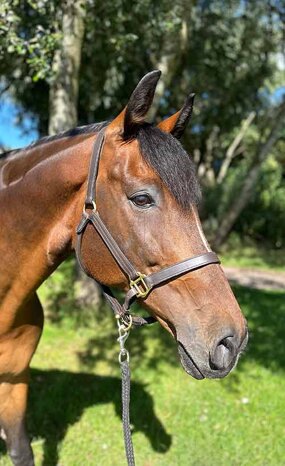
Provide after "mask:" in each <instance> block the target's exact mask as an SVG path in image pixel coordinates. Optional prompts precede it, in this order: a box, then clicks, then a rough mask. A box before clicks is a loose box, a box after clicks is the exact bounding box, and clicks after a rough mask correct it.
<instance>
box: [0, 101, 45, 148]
mask: <svg viewBox="0 0 285 466" xmlns="http://www.w3.org/2000/svg"><path fill="white" fill-rule="evenodd" d="M35 139H38V132H37V131H36V130H35V129H34V128H33V122H32V120H31V118H30V117H29V116H27V117H26V118H24V121H23V122H21V124H20V125H19V124H17V106H16V105H15V104H14V103H13V102H12V101H11V100H10V99H8V98H5V99H2V100H1V103H0V145H2V146H4V147H5V148H7V149H17V148H20V147H24V146H27V145H28V144H30V143H31V142H32V141H34V140H35Z"/></svg>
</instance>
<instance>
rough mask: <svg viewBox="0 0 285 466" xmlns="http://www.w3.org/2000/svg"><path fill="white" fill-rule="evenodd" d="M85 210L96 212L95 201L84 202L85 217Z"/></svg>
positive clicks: (84, 211)
mask: <svg viewBox="0 0 285 466" xmlns="http://www.w3.org/2000/svg"><path fill="white" fill-rule="evenodd" d="M90 206H92V207H90ZM87 209H89V210H92V212H96V210H97V206H96V202H95V201H91V202H85V204H84V207H83V213H84V214H85V215H87V212H86V210H87Z"/></svg>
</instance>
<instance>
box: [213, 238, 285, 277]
mask: <svg viewBox="0 0 285 466" xmlns="http://www.w3.org/2000/svg"><path fill="white" fill-rule="evenodd" d="M219 256H220V258H221V259H222V263H223V265H228V266H231V267H248V268H254V269H265V270H277V271H278V270H280V271H283V272H285V250H284V249H270V248H266V247H264V246H261V245H254V244H250V245H249V244H240V243H239V244H234V245H231V243H229V244H227V245H226V246H225V247H224V248H223V250H222V251H221V253H220V254H219Z"/></svg>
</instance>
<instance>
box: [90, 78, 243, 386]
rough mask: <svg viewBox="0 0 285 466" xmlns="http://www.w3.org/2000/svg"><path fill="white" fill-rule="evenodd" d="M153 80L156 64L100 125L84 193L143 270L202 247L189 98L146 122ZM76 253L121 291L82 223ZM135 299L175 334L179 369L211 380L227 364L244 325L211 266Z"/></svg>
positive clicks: (115, 271) (123, 281) (113, 266)
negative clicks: (101, 135) (100, 140)
mask: <svg viewBox="0 0 285 466" xmlns="http://www.w3.org/2000/svg"><path fill="white" fill-rule="evenodd" d="M159 77H160V72H159V71H153V72H151V73H148V74H147V75H146V76H145V77H144V78H143V79H142V80H141V81H140V82H139V84H138V85H137V87H136V89H135V90H134V92H133V94H132V95H131V97H130V99H129V102H128V104H127V106H126V107H125V109H124V110H123V111H122V112H121V113H120V114H119V115H118V116H117V117H116V118H115V119H114V120H113V121H112V122H111V123H109V125H108V126H107V127H106V130H105V140H104V146H103V148H102V151H101V155H100V165H99V170H98V176H97V181H96V193H94V198H95V197H96V206H97V210H98V212H99V214H100V217H101V218H102V220H103V222H104V224H105V225H106V226H107V228H108V230H109V231H110V232H111V234H112V236H113V237H114V238H115V240H116V242H117V244H118V245H119V247H120V249H121V250H122V251H123V252H124V254H125V255H126V256H127V257H128V259H129V260H130V262H131V263H132V264H133V265H134V267H135V268H136V270H139V271H140V272H142V273H144V274H146V275H148V274H152V273H154V272H158V271H160V270H162V269H163V268H165V267H168V266H171V265H172V264H174V263H177V262H180V261H183V260H184V259H186V258H188V257H192V256H196V255H201V254H203V253H208V252H209V251H210V247H209V244H208V243H207V240H206V238H205V236H204V234H203V231H202V227H201V223H200V220H199V215H198V204H199V200H200V186H199V182H198V180H197V177H196V174H195V167H194V163H193V161H192V160H191V157H190V156H189V155H188V154H187V152H186V151H185V150H184V149H183V147H182V145H181V143H180V142H179V138H180V137H181V136H182V134H183V132H184V129H185V127H186V125H187V122H188V120H189V119H190V116H191V113H192V106H193V99H194V95H193V94H191V95H190V96H189V97H188V98H187V99H186V102H185V104H184V105H183V107H182V109H181V110H180V111H179V112H177V113H175V114H174V115H172V116H170V117H169V118H167V119H166V120H164V121H162V122H161V123H160V124H159V125H158V126H154V125H151V124H148V123H146V122H145V117H146V114H147V112H148V110H149V108H150V106H151V103H152V100H153V96H154V92H155V88H156V85H157V82H158V80H159ZM81 258H82V262H83V263H84V267H85V269H86V270H87V272H88V274H89V275H90V276H92V277H93V278H95V279H96V280H97V281H98V282H100V283H101V284H104V285H105V286H111V287H117V288H119V289H122V290H127V289H128V280H127V278H126V275H125V274H124V273H123V272H122V270H121V269H120V267H119V266H118V264H117V263H116V261H115V260H114V258H113V256H112V255H111V253H110V251H109V249H108V248H107V247H106V244H105V243H104V241H102V239H101V237H100V236H99V235H98V233H97V232H96V230H95V229H94V228H92V225H90V224H88V225H87V226H86V229H85V232H84V236H83V238H82V244H81ZM140 301H141V305H142V306H143V307H145V308H146V309H147V310H148V311H149V312H150V313H151V314H152V315H153V316H154V317H155V318H156V319H157V320H158V321H159V322H160V324H161V325H162V326H163V327H164V328H165V329H166V330H167V331H168V332H170V333H171V335H172V336H173V337H174V338H175V340H176V341H177V344H178V351H179V355H180V359H181V363H182V366H183V367H184V369H185V370H186V372H187V373H189V374H191V375H192V376H193V377H195V378H197V379H202V378H205V377H207V378H220V377H224V376H225V375H227V374H228V373H229V372H230V370H231V369H232V368H233V367H234V366H235V364H236V362H237V360H238V357H239V354H240V353H241V351H242V350H243V348H244V347H245V345H246V342H247V327H246V321H245V319H244V317H243V315H242V313H241V310H240V308H239V305H238V303H237V301H236V299H235V297H234V295H233V293H232V291H231V288H230V286H229V283H228V281H227V279H226V277H225V275H224V273H223V270H222V268H221V267H220V265H219V264H214V263H211V264H208V265H207V267H203V268H198V269H197V270H195V271H192V272H191V273H190V272H189V273H185V274H183V275H181V276H178V277H177V278H175V279H174V280H168V281H166V282H165V283H163V285H162V286H158V287H154V288H153V290H152V291H151V293H149V294H148V295H147V296H146V297H145V298H144V299H140Z"/></svg>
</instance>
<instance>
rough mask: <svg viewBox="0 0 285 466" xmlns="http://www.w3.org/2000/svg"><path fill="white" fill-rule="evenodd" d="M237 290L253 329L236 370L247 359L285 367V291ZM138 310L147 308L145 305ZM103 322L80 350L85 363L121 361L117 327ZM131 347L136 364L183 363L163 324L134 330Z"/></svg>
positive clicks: (113, 363) (154, 365)
mask: <svg viewBox="0 0 285 466" xmlns="http://www.w3.org/2000/svg"><path fill="white" fill-rule="evenodd" d="M233 290H234V293H235V295H236V298H237V300H238V302H239V304H240V307H241V309H242V312H243V313H244V315H245V317H246V319H247V321H248V326H249V332H250V338H249V343H248V347H247V349H246V351H245V354H244V355H243V356H242V358H241V360H240V361H239V364H238V367H237V370H236V371H235V373H237V372H238V371H239V369H240V367H243V365H244V362H246V361H247V360H251V361H254V362H256V363H257V364H259V365H260V366H264V367H266V368H268V369H270V370H272V371H275V370H282V371H284V370H285V345H284V335H285V293H284V292H280V291H273V290H272V291H269V290H256V289H250V288H245V287H242V286H235V287H233ZM136 311H138V313H142V312H143V311H142V310H141V309H137V310H136ZM105 312H107V310H106V311H105ZM105 318H106V317H105ZM101 325H102V326H103V327H104V328H103V330H102V327H101V328H100V331H99V332H97V334H96V335H95V336H94V338H93V337H92V338H91V339H89V340H88V341H87V344H86V347H85V349H84V351H82V352H81V353H78V356H79V360H80V362H81V363H82V364H83V366H86V367H92V368H93V367H96V364H97V363H98V362H100V361H108V364H110V365H116V364H117V360H116V351H117V346H116V345H114V341H115V340H116V337H117V336H116V329H115V328H114V325H113V324H112V322H111V326H108V319H107V321H106V323H104V322H103V323H100V326H101ZM110 348H112V350H111V349H110ZM128 349H129V350H130V353H131V357H132V364H133V365H134V366H136V365H139V364H141V363H142V360H143V359H144V364H145V365H146V367H147V368H151V369H159V365H160V364H161V362H166V363H167V364H170V365H172V366H179V359H178V356H177V345H176V343H175V341H174V340H173V338H172V337H171V336H170V335H169V334H168V333H167V332H166V331H165V330H163V329H162V328H161V327H160V325H159V324H153V325H152V326H151V327H148V328H143V329H142V328H140V329H136V330H134V331H133V332H132V334H131V337H130V339H129V340H128ZM112 351H114V352H112Z"/></svg>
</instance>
